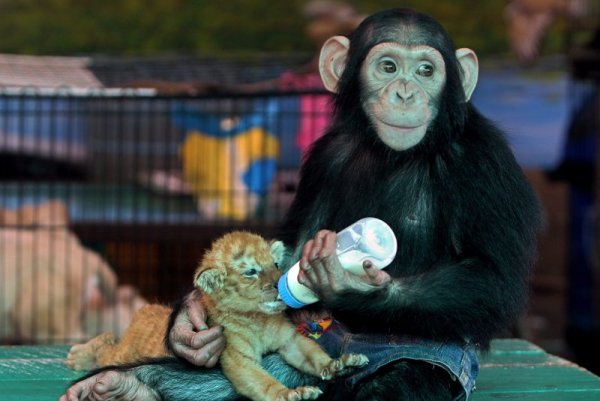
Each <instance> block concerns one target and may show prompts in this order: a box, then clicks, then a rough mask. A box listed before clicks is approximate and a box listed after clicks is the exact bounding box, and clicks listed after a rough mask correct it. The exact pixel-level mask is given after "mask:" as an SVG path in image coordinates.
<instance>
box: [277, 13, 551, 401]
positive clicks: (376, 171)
mask: <svg viewBox="0 0 600 401" xmlns="http://www.w3.org/2000/svg"><path fill="white" fill-rule="evenodd" d="M390 35H391V36H390ZM390 38H391V39H393V40H396V41H399V42H401V43H404V42H407V41H408V42H411V43H414V42H415V38H417V40H418V42H417V43H421V44H427V45H429V46H432V47H435V48H436V49H438V50H439V51H440V53H442V55H443V56H444V59H445V63H446V65H447V69H448V71H447V84H446V87H445V88H444V91H443V93H442V96H441V99H440V111H439V114H438V117H437V119H436V121H435V122H434V123H433V124H432V126H431V127H430V129H429V130H428V132H427V134H426V136H425V138H424V139H423V140H422V141H421V143H419V144H418V145H416V146H414V147H413V148H411V149H409V150H407V151H403V152H395V151H393V150H391V149H389V148H387V147H386V146H385V145H384V144H383V142H381V141H380V140H379V138H378V137H377V133H376V132H375V130H374V129H373V128H372V126H371V125H370V124H369V121H368V118H367V117H366V115H365V113H364V112H363V110H362V107H361V105H360V102H358V101H357V99H360V98H361V87H360V84H359V82H360V80H359V70H360V66H361V63H362V61H363V60H364V57H365V55H366V54H367V53H368V51H369V49H370V48H371V47H372V46H373V45H374V44H375V43H378V42H381V41H383V40H389V39H390ZM419 38H422V39H423V40H422V41H421V39H419ZM460 74H461V70H460V67H459V64H458V62H457V60H456V57H455V56H454V46H453V44H452V42H451V41H450V39H449V38H448V36H447V34H445V32H444V31H443V30H442V28H441V27H440V26H439V25H438V24H437V23H436V22H435V21H434V20H432V19H431V18H430V17H427V16H424V15H422V14H418V13H414V12H412V11H408V10H391V11H388V12H384V13H380V14H376V15H374V16H372V17H370V18H368V19H367V20H365V21H364V22H363V24H362V25H361V26H360V27H359V28H358V29H357V30H356V32H355V33H354V34H353V35H352V38H351V47H350V50H349V56H348V64H347V66H346V69H345V71H344V73H343V76H342V78H341V83H340V86H339V88H338V94H337V96H336V98H335V110H336V113H335V117H334V122H333V124H332V127H331V129H330V130H329V131H328V132H327V134H326V135H324V136H323V137H322V138H321V139H320V140H319V141H317V142H316V143H315V144H314V146H313V148H312V151H311V153H310V157H309V158H308V159H307V161H306V163H305V164H304V166H303V169H302V174H301V181H300V184H299V187H298V192H297V194H296V197H295V199H294V202H293V204H292V207H291V209H290V212H289V214H288V217H287V220H286V221H285V224H284V225H283V230H284V231H283V233H282V235H281V236H280V238H281V239H283V240H284V242H285V243H286V244H287V245H289V246H291V247H294V248H295V252H293V257H292V259H293V260H297V259H298V258H299V256H300V254H301V250H302V246H303V244H304V243H305V242H306V240H308V239H310V238H312V237H313V236H314V235H315V234H316V232H317V231H318V230H320V229H323V228H327V229H329V230H334V231H339V230H341V229H343V228H345V227H346V226H348V225H350V224H352V223H353V222H354V221H356V220H358V219H359V218H362V217H366V216H373V217H378V218H380V219H382V220H384V221H386V222H387V223H388V224H390V226H391V227H392V229H393V230H394V232H395V234H396V236H397V239H398V244H399V250H398V254H397V256H396V258H395V260H394V262H393V263H392V264H391V265H390V266H389V267H388V268H387V269H386V271H387V272H388V273H389V274H390V275H392V276H393V277H394V278H395V280H396V281H397V283H398V286H397V287H394V288H393V289H392V290H383V291H381V292H380V293H379V294H373V293H369V294H368V295H365V296H361V295H357V294H351V295H350V294H349V295H348V297H345V298H344V300H343V302H340V303H337V304H326V305H324V306H325V307H326V308H328V309H330V310H332V311H333V314H334V316H336V318H337V319H339V320H341V321H342V322H343V323H345V324H346V325H347V326H349V327H350V328H351V330H352V331H354V332H377V333H389V332H391V333H403V334H411V335H416V336H421V337H425V338H430V339H435V340H451V341H459V342H462V341H465V340H470V341H471V342H474V343H475V344H478V345H479V346H480V347H481V348H484V349H485V348H487V347H488V346H489V343H490V340H491V339H492V337H494V336H495V335H498V334H499V333H500V332H502V331H503V330H506V329H508V328H509V327H510V326H511V325H512V324H513V323H514V322H515V320H516V319H517V317H518V316H519V314H520V313H521V312H522V310H523V307H524V306H525V303H526V298H527V292H528V290H527V289H528V281H529V277H530V272H531V268H532V265H533V262H534V258H535V255H536V239H537V233H538V231H539V228H540V225H541V217H540V215H541V213H540V207H539V203H538V200H537V198H536V196H535V194H534V193H533V191H532V189H531V187H530V186H529V184H528V183H527V181H526V179H525V177H524V175H523V173H522V171H521V168H520V167H519V166H518V164H517V162H516V161H515V159H514V156H513V154H512V152H511V150H510V148H509V146H508V145H507V143H506V140H505V139H504V136H503V133H502V132H500V130H499V129H497V128H496V127H495V126H494V125H493V124H492V123H490V122H489V121H488V120H487V119H485V118H484V117H483V116H482V115H481V114H480V113H479V112H478V111H477V110H476V109H475V108H474V107H473V106H472V105H471V104H470V103H467V102H465V100H464V94H463V93H464V92H463V91H462V88H461V86H460V85H461V82H460ZM351 116H352V117H351ZM398 288H399V289H398ZM394 291H395V292H394ZM412 365H415V366H414V370H413V369H410V366H412ZM417 365H420V364H419V363H414V362H406V363H405V362H402V363H401V364H399V365H398V366H397V367H393V368H391V369H390V370H389V371H387V372H380V373H379V374H376V375H375V376H374V377H373V378H372V379H371V380H370V381H369V380H367V381H366V382H365V383H363V386H364V387H363V388H369V389H371V388H378V387H381V388H383V389H387V390H385V391H382V394H383V393H387V394H388V395H387V398H386V397H385V396H383V395H382V396H381V397H379V398H377V399H381V400H387V399H390V400H398V399H405V398H398V394H407V396H406V399H449V398H447V397H442V396H441V395H439V394H441V393H439V392H438V391H439V388H438V385H436V384H435V383H434V382H436V381H438V380H439V378H440V376H439V375H431V374H422V373H424V372H423V369H421V368H418V366H417ZM407 366H408V368H407ZM438 370H439V369H438ZM415 375H417V376H418V378H417V379H414V378H413V379H411V377H414V376H415ZM442 377H446V378H447V377H448V376H447V375H445V376H444V375H442ZM415 380H416V381H417V382H416V383H415V382H414V381H415ZM446 381H448V380H446ZM441 385H442V387H443V386H445V385H444V384H441ZM374 391H375V390H373V391H370V390H369V391H367V390H365V391H361V392H359V395H357V398H356V399H365V400H372V399H373V398H372V397H371V395H370V394H372V393H373V392H374ZM429 391H431V394H429V395H428V394H427V392H429ZM362 393H364V394H366V395H367V396H366V397H361V396H360V394H362ZM417 393H419V395H418V397H421V398H415V397H417ZM436 394H437V395H436Z"/></svg>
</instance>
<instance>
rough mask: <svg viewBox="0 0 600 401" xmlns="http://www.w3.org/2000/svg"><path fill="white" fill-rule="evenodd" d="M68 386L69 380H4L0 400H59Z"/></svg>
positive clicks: (0, 383) (0, 386) (0, 385)
mask: <svg viewBox="0 0 600 401" xmlns="http://www.w3.org/2000/svg"><path fill="white" fill-rule="evenodd" d="M68 386H69V381H68V380H36V381H26V382H23V381H17V380H8V381H2V382H0V401H57V400H58V397H60V396H61V395H62V394H63V393H64V391H65V389H66V388H67V387H68Z"/></svg>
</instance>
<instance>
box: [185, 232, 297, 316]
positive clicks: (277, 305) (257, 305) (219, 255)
mask: <svg viewBox="0 0 600 401" xmlns="http://www.w3.org/2000/svg"><path fill="white" fill-rule="evenodd" d="M284 251H285V248H284V245H283V243H282V242H281V241H275V242H268V241H267V240H265V239H264V238H262V237H261V236H259V235H256V234H252V233H249V232H245V231H234V232H231V233H228V234H225V235H224V236H223V237H221V238H219V239H218V240H216V241H215V242H214V243H213V244H212V247H211V249H210V250H208V251H207V252H206V253H205V254H204V257H203V258H202V261H201V262H200V265H199V266H198V269H197V270H196V273H195V274H194V285H195V286H196V287H197V288H198V289H200V290H201V291H202V292H203V294H204V296H206V297H209V298H211V299H212V300H213V301H214V303H215V304H217V305H219V306H220V307H222V308H227V309H228V310H231V311H239V312H257V311H260V312H264V313H267V314H276V313H280V312H282V311H283V310H284V309H285V304H284V303H283V302H282V301H281V300H278V299H277V295H278V293H277V288H276V284H277V280H278V279H279V277H280V276H281V272H280V271H279V269H278V268H277V266H276V265H277V264H279V263H280V262H281V261H282V260H283V256H284Z"/></svg>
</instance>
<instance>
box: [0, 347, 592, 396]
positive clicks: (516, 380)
mask: <svg viewBox="0 0 600 401" xmlns="http://www.w3.org/2000/svg"><path fill="white" fill-rule="evenodd" d="M68 349H69V346H67V345H63V346H35V347H32V346H15V347H0V401H46V400H48V401H50V400H52V401H56V400H57V398H58V396H59V395H61V394H62V393H63V392H64V390H65V389H66V387H67V386H68V383H69V382H70V381H72V380H75V379H76V378H77V377H79V376H80V375H81V372H74V371H71V370H70V369H68V368H67V367H66V365H65V359H66V355H67V352H68ZM481 362H482V364H481V367H482V368H481V372H480V376H479V378H478V380H477V389H476V390H475V393H474V394H473V396H472V397H471V401H493V400H499V399H503V400H504V399H505V400H522V401H600V378H598V377H596V376H594V375H593V374H592V373H590V372H588V371H587V370H585V369H582V368H580V367H578V366H577V365H574V364H572V363H571V362H569V361H566V360H564V359H561V358H558V357H556V356H553V355H549V354H547V353H545V352H544V351H543V350H542V349H541V348H539V347H537V346H535V345H532V344H530V343H528V342H526V341H522V340H512V339H510V340H496V341H494V342H493V343H492V350H491V352H489V353H488V354H486V355H484V356H483V357H482V360H481Z"/></svg>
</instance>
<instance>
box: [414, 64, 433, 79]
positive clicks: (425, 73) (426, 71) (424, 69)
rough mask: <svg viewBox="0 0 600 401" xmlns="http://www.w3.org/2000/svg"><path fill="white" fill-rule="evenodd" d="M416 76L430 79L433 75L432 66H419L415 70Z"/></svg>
mask: <svg viewBox="0 0 600 401" xmlns="http://www.w3.org/2000/svg"><path fill="white" fill-rule="evenodd" d="M417 74H419V75H421V76H422V77H430V76H432V75H433V66H432V65H431V64H421V65H420V66H419V67H418V68H417Z"/></svg>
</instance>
